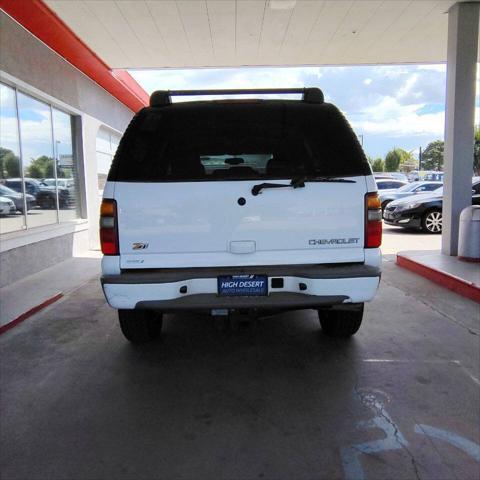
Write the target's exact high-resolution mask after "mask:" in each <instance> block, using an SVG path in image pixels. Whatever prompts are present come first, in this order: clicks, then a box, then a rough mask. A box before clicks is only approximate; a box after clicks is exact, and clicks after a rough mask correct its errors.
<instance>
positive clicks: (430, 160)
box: [422, 140, 444, 170]
mask: <svg viewBox="0 0 480 480" xmlns="http://www.w3.org/2000/svg"><path fill="white" fill-rule="evenodd" d="M443 150H444V142H443V140H435V141H434V142H430V143H429V144H428V145H427V148H426V149H425V150H424V152H423V154H422V169H423V170H441V169H442V167H443Z"/></svg>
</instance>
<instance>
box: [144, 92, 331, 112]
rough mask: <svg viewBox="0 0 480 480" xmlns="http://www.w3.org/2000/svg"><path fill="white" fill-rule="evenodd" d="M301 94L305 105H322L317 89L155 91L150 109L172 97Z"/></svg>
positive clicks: (169, 100) (320, 93)
mask: <svg viewBox="0 0 480 480" xmlns="http://www.w3.org/2000/svg"><path fill="white" fill-rule="evenodd" d="M275 94H277V95H278V94H297V95H298V94H302V101H304V102H306V103H323V101H324V98H323V92H322V91H321V90H320V89H319V88H317V87H313V88H250V89H234V88H227V89H221V90H157V91H155V92H153V93H152V94H151V95H150V106H151V107H164V106H166V105H170V104H171V103H172V97H191V96H204V95H275Z"/></svg>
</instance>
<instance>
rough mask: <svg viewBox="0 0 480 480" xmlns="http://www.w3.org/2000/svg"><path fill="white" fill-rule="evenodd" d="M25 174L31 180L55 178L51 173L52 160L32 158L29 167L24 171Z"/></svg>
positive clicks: (44, 157) (48, 158)
mask: <svg viewBox="0 0 480 480" xmlns="http://www.w3.org/2000/svg"><path fill="white" fill-rule="evenodd" d="M26 173H27V175H28V176H29V177H32V178H52V177H54V176H55V173H54V171H53V159H52V158H50V157H47V156H46V155H42V156H41V157H38V158H35V159H33V158H32V161H31V162H30V165H29V166H28V168H27V169H26Z"/></svg>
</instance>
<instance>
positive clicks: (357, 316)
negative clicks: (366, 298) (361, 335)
mask: <svg viewBox="0 0 480 480" xmlns="http://www.w3.org/2000/svg"><path fill="white" fill-rule="evenodd" d="M318 318H319V320H320V325H321V327H322V331H323V333H324V334H325V335H328V336H329V337H337V338H342V337H343V338H344V337H350V336H352V335H354V334H355V333H357V331H358V329H359V328H360V325H361V324H362V318H363V303H353V304H351V305H342V306H341V307H333V308H330V309H322V310H318Z"/></svg>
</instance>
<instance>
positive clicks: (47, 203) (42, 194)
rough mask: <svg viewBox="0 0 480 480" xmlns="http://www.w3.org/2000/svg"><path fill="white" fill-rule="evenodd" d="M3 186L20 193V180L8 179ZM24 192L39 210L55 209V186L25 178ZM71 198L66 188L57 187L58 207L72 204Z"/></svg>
mask: <svg viewBox="0 0 480 480" xmlns="http://www.w3.org/2000/svg"><path fill="white" fill-rule="evenodd" d="M5 185H6V186H7V187H10V188H11V189H13V190H15V191H16V192H19V193H21V192H22V179H21V178H8V179H7V180H5ZM25 190H26V191H27V193H28V194H30V195H33V196H34V197H35V200H36V202H37V205H38V206H40V207H41V208H45V209H47V208H56V205H57V199H56V191H55V185H51V186H50V185H47V184H45V183H42V182H41V181H40V180H38V179H36V178H25ZM71 197H72V196H71V195H70V192H69V191H68V188H65V187H61V186H58V201H59V204H60V207H67V206H68V205H70V204H71V203H72V200H73V199H72V198H71Z"/></svg>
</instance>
